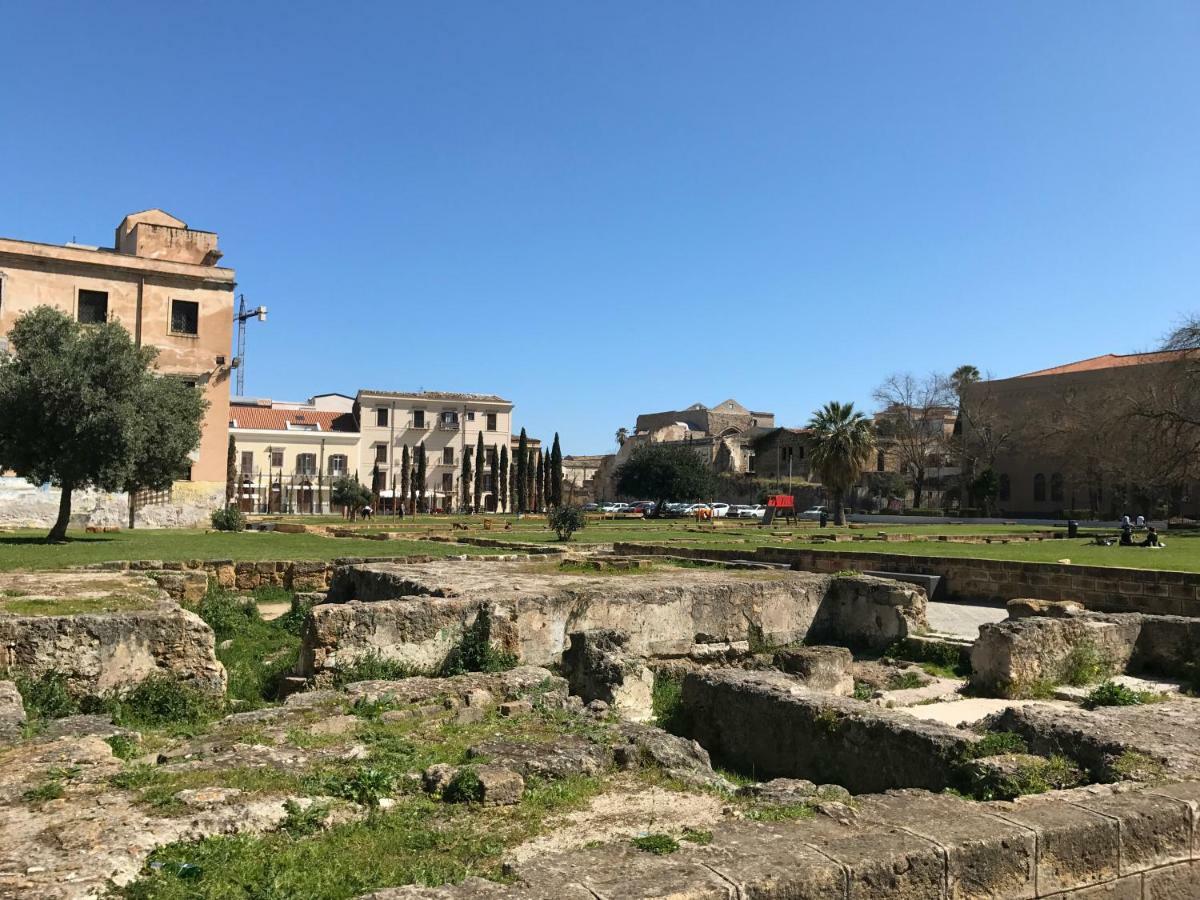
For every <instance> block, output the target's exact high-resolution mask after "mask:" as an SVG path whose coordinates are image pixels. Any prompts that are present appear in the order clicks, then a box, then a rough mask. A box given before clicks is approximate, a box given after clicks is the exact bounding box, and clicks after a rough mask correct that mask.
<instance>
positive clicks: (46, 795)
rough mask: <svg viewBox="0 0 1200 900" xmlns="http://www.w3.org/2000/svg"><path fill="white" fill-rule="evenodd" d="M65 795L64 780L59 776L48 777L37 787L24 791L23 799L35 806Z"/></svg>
mask: <svg viewBox="0 0 1200 900" xmlns="http://www.w3.org/2000/svg"><path fill="white" fill-rule="evenodd" d="M65 795H66V791H65V790H64V789H63V784H62V781H61V780H60V779H58V778H48V779H47V780H46V781H43V782H42V783H41V784H39V785H38V786H37V787H35V788H30V789H29V790H27V791H26V792H25V793H23V794H22V795H21V799H22V800H24V801H25V802H26V803H29V804H31V805H33V806H41V805H42V804H43V803H45V802H46V801H48V800H58V799H60V798H62V797H63V796H65Z"/></svg>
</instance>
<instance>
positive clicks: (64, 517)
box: [46, 481, 74, 544]
mask: <svg viewBox="0 0 1200 900" xmlns="http://www.w3.org/2000/svg"><path fill="white" fill-rule="evenodd" d="M73 490H74V486H73V485H71V483H70V482H66V481H64V482H63V485H62V494H61V496H60V497H59V500H58V521H56V522H55V523H54V527H53V528H51V529H50V533H49V534H48V535H46V540H48V541H50V542H52V543H55V544H61V543H62V542H64V541H65V540H66V539H67V525H68V524H69V523H70V521H71V491H73Z"/></svg>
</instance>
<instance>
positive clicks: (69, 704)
mask: <svg viewBox="0 0 1200 900" xmlns="http://www.w3.org/2000/svg"><path fill="white" fill-rule="evenodd" d="M16 683H17V690H18V691H20V693H21V699H22V700H23V701H24V704H25V715H26V716H27V717H28V718H29V720H30V723H31V724H34V725H36V724H38V723H41V722H43V721H45V720H46V719H61V718H63V717H64V716H74V715H77V714H78V713H79V701H78V700H77V699H76V698H75V697H74V696H73V695H72V694H71V690H70V686H69V685H68V684H67V679H66V677H65V676H64V675H62V673H60V672H47V673H46V674H44V675H42V676H41V677H39V678H28V677H22V676H17V678H16Z"/></svg>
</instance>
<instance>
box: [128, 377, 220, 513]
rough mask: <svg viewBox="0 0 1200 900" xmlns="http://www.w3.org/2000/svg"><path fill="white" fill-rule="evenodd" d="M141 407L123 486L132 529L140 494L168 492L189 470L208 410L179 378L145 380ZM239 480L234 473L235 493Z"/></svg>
mask: <svg viewBox="0 0 1200 900" xmlns="http://www.w3.org/2000/svg"><path fill="white" fill-rule="evenodd" d="M138 404H139V406H140V407H141V409H142V413H141V415H139V416H138V417H137V418H136V419H135V420H134V423H133V434H134V446H135V447H136V451H135V454H134V460H133V465H132V466H131V468H130V470H129V476H128V477H127V478H126V480H125V485H124V490H125V491H126V493H128V495H129V527H130V528H133V527H134V525H135V524H136V520H137V495H138V492H139V491H142V490H154V491H165V490H166V489H167V488H169V487H170V486H171V483H172V482H173V481H175V480H176V479H178V478H179V477H180V476H181V475H182V474H183V473H184V472H185V471H186V470H187V467H188V465H189V462H188V454H189V453H191V452H192V450H193V449H195V448H196V447H198V446H199V445H200V421H201V419H203V418H204V410H205V408H206V407H207V406H208V404H207V403H206V402H205V400H204V397H203V396H202V395H201V394H200V392H199V391H198V390H196V388H194V387H192V386H190V385H188V384H185V383H184V382H182V381H180V380H179V379H178V378H160V377H155V376H153V375H150V376H148V377H147V378H145V379H143V381H142V390H141V399H140V400H139V401H138ZM230 443H231V444H232V437H231V438H230ZM234 452H236V448H234ZM236 479H237V473H236V472H235V473H234V481H235V490H236ZM227 487H228V486H227ZM227 502H228V501H227Z"/></svg>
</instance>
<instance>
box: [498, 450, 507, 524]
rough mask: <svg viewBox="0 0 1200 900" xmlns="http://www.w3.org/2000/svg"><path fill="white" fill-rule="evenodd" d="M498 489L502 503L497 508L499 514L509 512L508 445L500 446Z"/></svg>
mask: <svg viewBox="0 0 1200 900" xmlns="http://www.w3.org/2000/svg"><path fill="white" fill-rule="evenodd" d="M496 489H497V490H498V491H499V494H500V502H499V504H498V505H497V506H496V510H497V512H507V511H508V445H507V444H501V445H500V480H499V481H498V482H496Z"/></svg>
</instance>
